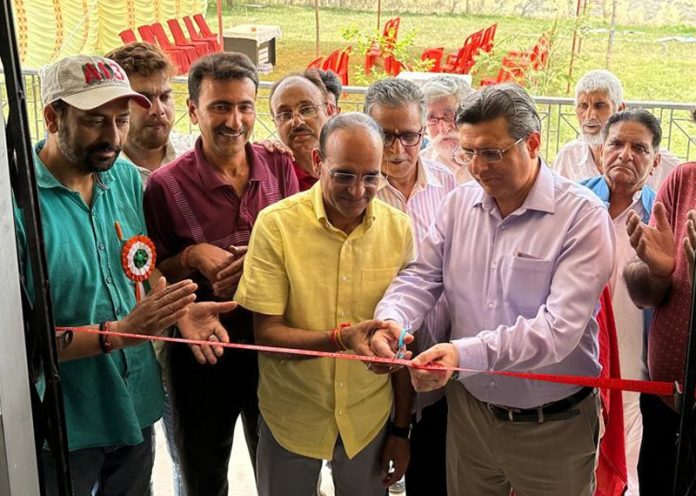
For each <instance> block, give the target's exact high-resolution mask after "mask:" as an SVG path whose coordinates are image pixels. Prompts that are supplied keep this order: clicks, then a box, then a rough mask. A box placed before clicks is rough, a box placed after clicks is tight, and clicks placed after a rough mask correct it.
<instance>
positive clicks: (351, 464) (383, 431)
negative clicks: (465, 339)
mask: <svg viewBox="0 0 696 496" xmlns="http://www.w3.org/2000/svg"><path fill="white" fill-rule="evenodd" d="M382 149H383V141H382V133H381V130H380V128H379V126H377V125H376V124H375V122H374V121H373V120H372V119H371V118H370V117H368V116H366V115H364V114H360V113H356V112H348V113H342V114H340V115H339V116H337V117H334V118H333V119H331V120H329V121H328V122H327V123H326V124H325V125H324V128H323V129H322V130H321V133H320V138H319V148H318V149H315V150H314V151H313V152H312V160H313V163H314V172H315V174H316V175H317V176H319V181H318V182H317V184H315V185H314V186H313V187H312V188H311V189H310V190H308V191H305V192H303V193H299V194H297V195H295V196H293V197H291V198H287V199H285V200H282V201H280V202H278V203H276V204H275V205H272V206H271V207H269V208H267V209H265V210H264V211H263V212H261V214H260V215H259V217H258V219H257V221H256V224H255V225H254V230H253V233H252V236H251V241H250V243H249V251H248V253H247V258H246V262H245V266H244V274H243V275H242V280H241V281H240V284H239V289H238V290H237V293H236V295H235V300H236V301H237V302H238V303H239V304H240V305H242V306H243V307H245V308H247V309H249V310H251V311H253V312H254V332H255V335H256V342H257V343H258V344H261V345H270V346H280V347H286V348H303V349H310V350H318V351H326V352H339V353H341V352H344V351H348V350H351V351H350V352H351V353H353V352H359V353H367V352H368V351H369V349H368V347H367V345H366V344H365V343H366V342H367V336H368V334H369V333H371V332H372V331H373V330H374V329H376V328H378V327H380V326H382V323H381V322H377V321H374V320H371V319H372V314H373V312H374V309H375V305H376V304H377V302H378V301H379V299H380V298H381V297H382V294H384V290H385V289H386V288H387V286H388V285H389V283H390V282H391V280H392V279H393V278H394V276H396V274H397V273H398V272H399V270H401V269H402V268H404V267H405V266H406V264H407V263H408V262H409V261H410V260H411V259H412V256H413V234H412V231H411V227H410V222H409V219H408V217H407V216H406V215H405V214H404V213H402V212H399V211H398V210H396V209H394V208H391V207H389V206H388V205H386V204H385V203H383V202H381V201H379V200H376V199H374V196H375V193H376V191H377V187H378V185H379V181H380V163H381V160H382ZM308 261H310V263H308ZM350 322H354V323H357V322H361V323H360V324H356V325H351V324H350ZM358 347H360V349H358ZM370 368H372V367H370V366H367V367H366V366H365V364H363V363H360V362H356V361H352V360H340V359H332V358H307V357H302V356H295V355H284V356H283V355H277V354H269V355H260V356H259V372H260V377H259V407H260V410H261V416H262V419H261V421H260V429H259V431H260V438H259V449H258V465H257V469H258V472H257V487H258V491H259V494H260V495H262V496H282V495H288V496H295V495H298V494H313V493H314V492H315V491H316V485H317V479H318V477H319V473H320V470H321V465H322V460H330V461H331V467H332V476H333V479H334V486H335V488H336V494H337V495H339V496H348V495H356V494H359V495H361V496H362V495H365V496H383V495H384V492H385V489H386V488H387V487H389V486H390V485H391V484H392V483H394V482H395V481H397V480H398V479H399V478H400V477H401V476H402V474H403V472H404V470H405V469H406V465H407V463H408V442H405V443H404V442H401V441H400V439H399V438H400V437H406V436H407V435H408V429H399V428H398V427H400V426H404V425H408V419H409V415H410V411H409V406H410V405H409V403H408V402H407V401H404V396H408V390H407V389H405V388H404V389H395V390H394V392H392V385H391V381H390V376H389V375H386V374H383V375H375V374H373V373H372V372H370V370H369V369H370ZM380 371H383V372H388V371H389V370H388V369H382V370H380ZM393 397H394V400H392V398H393ZM392 402H393V403H394V405H395V416H394V420H393V424H390V422H389V417H390V413H391V410H392ZM404 431H405V432H404ZM390 463H393V466H394V470H393V471H390Z"/></svg>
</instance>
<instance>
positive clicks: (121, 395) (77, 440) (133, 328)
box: [15, 55, 236, 496]
mask: <svg viewBox="0 0 696 496" xmlns="http://www.w3.org/2000/svg"><path fill="white" fill-rule="evenodd" d="M40 77H41V96H42V99H43V101H44V105H45V107H44V122H45V125H46V131H47V134H48V138H47V139H46V140H45V141H41V142H39V143H38V144H37V145H36V147H35V148H34V165H35V173H36V183H37V188H38V193H39V201H40V210H41V217H42V228H43V237H44V246H45V250H46V262H47V268H48V274H49V278H50V282H51V285H50V288H51V298H52V301H53V313H54V320H55V323H56V325H57V326H61V327H74V326H90V327H93V328H100V329H103V330H110V331H118V332H124V333H141V334H151V335H155V334H158V333H160V332H162V331H163V330H164V329H166V328H167V327H169V326H171V325H173V324H175V323H176V324H178V325H179V326H180V328H181V331H182V335H190V334H189V333H190V332H192V330H193V329H196V332H197V333H199V334H197V335H198V336H201V335H202V334H200V333H205V332H207V333H208V334H207V335H206V336H204V339H205V338H208V337H210V336H211V335H213V334H215V336H216V337H214V338H213V339H221V340H225V339H226V338H225V337H224V336H223V335H222V334H220V332H224V329H222V328H221V326H220V324H219V321H218V320H217V313H219V312H224V311H230V310H231V309H233V308H234V307H235V306H236V304H235V303H233V302H230V303H205V304H195V305H192V304H191V303H192V302H193V300H194V299H195V296H194V295H193V293H194V291H195V290H196V285H195V284H194V283H193V282H192V281H191V280H184V281H181V282H179V283H177V284H173V285H170V286H167V285H166V281H165V279H164V278H163V277H161V274H160V273H159V272H158V271H156V270H155V271H154V272H153V274H152V277H151V278H150V281H152V283H151V286H152V291H151V292H150V293H149V294H148V295H147V296H145V297H143V298H142V299H141V301H140V302H139V303H136V300H135V291H134V285H133V283H132V282H131V281H130V280H129V279H128V278H127V276H126V274H125V271H124V269H122V268H121V267H122V262H121V249H122V246H123V242H122V241H121V240H120V239H119V236H118V235H117V233H116V230H115V228H114V224H115V223H116V222H118V223H119V225H120V228H121V233H122V236H123V238H124V239H129V238H131V237H133V236H136V235H140V234H146V230H145V222H144V220H143V212H142V185H141V182H140V177H139V175H138V172H137V170H136V169H135V168H134V167H133V166H132V165H131V164H130V163H128V162H126V161H124V160H122V159H119V157H118V156H119V153H120V151H121V146H122V145H123V143H124V141H125V138H126V135H127V133H128V127H129V102H130V101H133V102H135V103H137V104H138V105H142V106H143V107H148V106H149V105H150V102H149V101H148V99H147V98H145V97H144V96H142V95H140V94H138V93H136V92H134V91H133V90H132V88H131V87H130V84H129V82H128V77H127V76H126V74H125V72H124V71H123V69H122V68H121V67H120V66H119V65H118V64H116V63H115V62H114V61H112V60H109V59H106V58H102V57H92V56H84V55H77V56H73V57H68V58H65V59H62V60H60V61H58V62H56V63H55V64H52V65H50V66H46V67H43V68H42V69H41V71H40ZM22 219H23V215H22V212H21V210H20V209H19V208H17V209H15V221H16V225H17V231H18V239H19V245H20V257H21V261H22V267H23V269H24V273H25V274H26V273H27V271H28V270H31V267H29V266H28V259H27V251H28V247H27V242H26V241H27V240H26V234H25V231H24V226H23V220H22ZM26 281H27V283H28V284H30V282H31V278H30V277H27V278H26ZM28 289H29V291H30V292H32V291H33V288H31V287H29V288H28ZM225 336H226V334H225ZM205 351H206V353H209V354H212V355H215V354H216V353H217V354H218V355H219V354H220V353H222V349H221V348H220V347H217V348H215V349H212V348H210V347H207V349H206V350H205ZM59 359H60V360H61V362H62V363H61V367H60V376H61V382H62V387H63V401H64V407H65V417H66V424H67V430H68V446H69V451H70V466H71V472H72V474H71V475H72V480H73V491H74V494H76V495H80V496H83V495H91V494H92V493H93V491H97V494H100V495H103V496H108V495H116V494H118V495H129V496H131V495H132V496H143V495H147V494H149V493H150V475H151V472H152V465H153V447H152V425H153V424H154V423H155V422H156V421H157V420H158V419H159V418H160V416H161V414H162V385H161V382H160V372H159V366H158V365H157V361H156V360H155V356H154V352H153V349H152V345H151V344H150V343H149V342H143V341H142V340H137V339H132V338H124V337H116V336H112V335H104V334H100V335H95V334H86V333H80V332H75V334H74V338H73V341H72V342H71V343H70V344H69V345H68V346H65V347H64V348H63V349H60V350H59ZM42 467H43V471H44V474H43V475H44V482H45V488H46V494H47V495H49V496H52V495H54V494H58V489H57V487H56V486H57V483H56V467H55V462H54V458H53V454H52V452H51V451H49V450H44V451H43V453H42Z"/></svg>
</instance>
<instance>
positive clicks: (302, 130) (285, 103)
mask: <svg viewBox="0 0 696 496" xmlns="http://www.w3.org/2000/svg"><path fill="white" fill-rule="evenodd" d="M327 101H328V90H327V89H326V86H325V85H324V82H323V81H322V80H321V77H320V76H319V73H318V72H317V71H316V70H308V71H305V72H304V73H302V74H289V75H287V76H285V77H283V78H281V79H279V80H278V81H276V82H275V84H274V85H273V87H272V88H271V94H270V96H269V102H270V107H271V115H272V116H273V122H275V125H276V131H277V132H278V137H279V138H280V141H282V142H283V144H284V145H285V146H287V147H288V148H290V149H291V150H292V153H293V155H294V163H293V168H294V170H295V174H296V175H297V180H298V182H299V186H300V190H301V191H305V190H308V189H309V188H311V187H312V185H313V184H314V183H316V182H317V177H316V176H315V173H314V169H313V166H312V150H314V149H315V148H317V147H318V146H319V133H320V132H321V128H322V127H324V124H325V123H326V121H328V120H329V118H330V117H331V116H332V115H334V112H335V106H333V105H328V104H327Z"/></svg>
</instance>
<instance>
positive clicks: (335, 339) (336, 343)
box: [331, 327, 344, 351]
mask: <svg viewBox="0 0 696 496" xmlns="http://www.w3.org/2000/svg"><path fill="white" fill-rule="evenodd" d="M340 329H341V328H340V327H337V328H336V329H334V330H333V331H331V343H333V345H334V348H336V350H337V351H344V350H343V347H342V346H341V343H339V341H338V332H339V330H340Z"/></svg>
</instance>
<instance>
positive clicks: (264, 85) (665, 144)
mask: <svg viewBox="0 0 696 496" xmlns="http://www.w3.org/2000/svg"><path fill="white" fill-rule="evenodd" d="M23 74H24V78H25V88H26V91H27V106H28V109H27V113H28V116H29V120H30V127H31V129H30V131H31V138H32V140H33V141H37V140H39V139H42V138H43V137H44V133H45V130H44V125H43V115H42V109H43V105H42V102H41V96H40V87H39V78H38V74H37V71H36V70H24V71H23ZM0 76H1V77H2V82H1V84H2V92H0V99H1V103H2V108H3V112H5V115H6V113H7V108H6V99H5V84H4V74H2V73H0ZM272 84H273V83H272V82H268V81H262V82H261V85H260V88H259V94H258V97H257V116H256V126H255V129H254V136H253V139H254V140H262V139H267V138H274V139H277V136H276V131H275V125H274V124H273V120H272V119H271V115H270V112H269V107H268V95H269V91H270V88H271V85H272ZM172 87H173V90H174V97H175V99H176V109H177V112H176V123H175V129H176V130H177V131H178V132H180V133H183V134H197V129H196V128H195V127H193V126H192V125H191V121H190V119H189V118H188V114H187V112H186V98H187V96H188V90H187V83H186V78H185V77H177V78H174V80H173V84H172ZM366 91H367V88H365V87H360V86H347V87H345V88H343V95H342V97H341V101H340V106H341V109H342V111H344V112H347V111H358V112H360V111H362V107H363V99H364V95H365V92H366ZM534 101H535V102H536V104H537V109H538V111H539V115H540V116H541V120H542V124H543V130H542V144H543V145H542V146H543V152H544V157H545V158H546V160H547V161H548V162H551V161H553V159H554V158H555V157H556V154H557V153H558V150H559V149H560V148H561V147H562V146H563V144H564V143H567V142H568V141H570V140H572V139H574V138H576V137H577V136H578V129H577V121H576V118H575V110H574V102H573V99H572V98H561V97H546V96H540V97H535V98H534ZM627 105H628V106H629V107H643V108H645V109H647V110H649V111H650V112H652V113H653V114H654V115H655V116H656V117H657V118H658V119H659V120H660V122H661V123H662V134H663V136H662V145H661V146H662V148H666V149H668V150H670V151H671V152H672V153H674V154H675V155H677V156H678V157H679V158H681V159H683V160H684V161H688V160H696V124H694V123H693V121H692V120H691V115H690V111H691V110H693V108H694V105H693V104H692V105H690V104H686V103H674V102H649V101H645V102H641V101H629V102H627Z"/></svg>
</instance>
